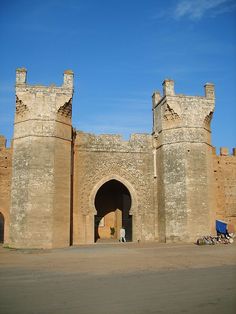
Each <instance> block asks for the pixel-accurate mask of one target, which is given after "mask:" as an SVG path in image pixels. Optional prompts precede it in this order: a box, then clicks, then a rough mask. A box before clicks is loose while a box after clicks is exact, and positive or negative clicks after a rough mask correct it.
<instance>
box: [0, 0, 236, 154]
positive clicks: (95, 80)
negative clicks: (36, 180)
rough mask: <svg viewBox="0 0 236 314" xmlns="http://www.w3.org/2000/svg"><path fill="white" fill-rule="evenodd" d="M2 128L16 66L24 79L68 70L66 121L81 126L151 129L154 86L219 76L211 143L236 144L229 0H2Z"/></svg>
mask: <svg viewBox="0 0 236 314" xmlns="http://www.w3.org/2000/svg"><path fill="white" fill-rule="evenodd" d="M0 38H1V49H0V134H3V135H5V136H6V137H7V138H8V139H10V138H11V137H12V136H13V120H14V106H15V93H14V84H15V69H16V68H17V67H26V68H27V70H28V83H29V84H43V85H49V84H51V83H55V84H57V85H61V84H62V79H63V72H64V70H66V69H72V70H73V71H74V73H75V94H74V99H73V125H74V126H75V127H76V128H77V129H78V130H82V131H86V132H91V133H96V134H101V133H119V134H122V135H123V136H124V138H126V139H127V138H128V137H129V135H130V134H131V133H136V132H137V133H151V130H152V112H151V109H152V105H151V95H152V93H153V91H154V90H162V82H163V80H164V79H165V78H172V79H174V80H175V90H176V93H180V94H186V95H203V94H204V87H203V86H204V84H205V83H206V82H213V83H214V84H215V86H216V109H215V113H214V118H213V121H212V143H213V145H214V146H217V147H220V146H228V147H230V148H232V147H236V140H235V138H236V136H235V135H236V123H235V117H236V1H235V0H194V1H191V0H188V1H186V0H175V1H170V0H169V1H164V0H163V1H162V0H100V1H98V0H97V1H96V0H83V1H80V0H77V1H76V0H66V1H64V0H45V1H43V0H40V1H38V0H11V1H9V0H1V1H0Z"/></svg>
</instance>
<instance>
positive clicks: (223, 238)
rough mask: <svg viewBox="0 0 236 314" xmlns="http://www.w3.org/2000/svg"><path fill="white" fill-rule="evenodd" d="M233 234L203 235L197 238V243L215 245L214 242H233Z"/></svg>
mask: <svg viewBox="0 0 236 314" xmlns="http://www.w3.org/2000/svg"><path fill="white" fill-rule="evenodd" d="M233 238H234V234H230V235H224V234H221V235H217V236H211V235H208V236H203V237H201V238H199V239H197V242H196V243H197V245H206V244H208V245H215V244H232V243H233V242H234V240H233Z"/></svg>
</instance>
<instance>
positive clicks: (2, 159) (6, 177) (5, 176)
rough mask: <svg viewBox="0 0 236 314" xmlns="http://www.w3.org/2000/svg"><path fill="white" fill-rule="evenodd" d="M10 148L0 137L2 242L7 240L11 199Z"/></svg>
mask: <svg viewBox="0 0 236 314" xmlns="http://www.w3.org/2000/svg"><path fill="white" fill-rule="evenodd" d="M11 172H12V147H9V148H7V147H6V139H5V137H4V136H0V213H1V214H2V217H1V218H2V222H1V223H2V226H1V227H2V230H1V232H3V233H4V234H3V237H2V238H3V239H2V240H3V241H4V242H6V243H7V242H8V238H9V209H10V197H11Z"/></svg>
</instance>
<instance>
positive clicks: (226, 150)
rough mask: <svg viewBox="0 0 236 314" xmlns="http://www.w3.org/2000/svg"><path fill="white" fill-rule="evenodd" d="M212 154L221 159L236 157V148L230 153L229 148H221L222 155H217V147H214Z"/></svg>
mask: <svg viewBox="0 0 236 314" xmlns="http://www.w3.org/2000/svg"><path fill="white" fill-rule="evenodd" d="M212 153H213V155H214V156H219V157H221V156H229V157H231V156H236V148H235V147H234V148H233V149H232V151H231V153H230V149H229V148H228V147H220V153H219V154H217V153H216V147H213V148H212Z"/></svg>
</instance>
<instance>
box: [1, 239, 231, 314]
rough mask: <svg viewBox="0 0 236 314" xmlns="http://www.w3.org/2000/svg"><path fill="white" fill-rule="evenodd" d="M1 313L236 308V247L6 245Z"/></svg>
mask: <svg viewBox="0 0 236 314" xmlns="http://www.w3.org/2000/svg"><path fill="white" fill-rule="evenodd" d="M0 279H1V285H0V313H1V314H10V313H11V314H15V313H17V314H18V313H22V314H31V313H32V314H33V313H35V314H39V313H40V314H45V313H46V314H47V313H48V314H49V313H50V314H52V313H59V314H60V313H63V314H67V313H69V314H70V313H73V314H74V313H79V314H93V313H96V314H100V313H101V314H106V313H107V314H110V313H112V314H116V313H117V314H118V313H130V314H133V313H134V314H146V313H148V314H149V313H170V314H172V313H201V314H204V313H207V314H211V313H216V312H218V313H227V314H228V313H229V314H230V313H236V244H235V243H234V244H232V245H223V244H219V245H215V246H196V245H193V244H157V243H113V244H94V245H90V246H79V247H70V248H67V249H55V250H11V249H4V248H2V247H0Z"/></svg>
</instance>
